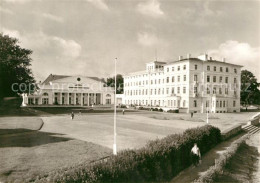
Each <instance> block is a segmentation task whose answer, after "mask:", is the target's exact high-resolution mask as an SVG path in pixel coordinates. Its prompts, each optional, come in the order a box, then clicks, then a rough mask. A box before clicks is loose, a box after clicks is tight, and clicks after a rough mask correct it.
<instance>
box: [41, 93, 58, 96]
mask: <svg viewBox="0 0 260 183" xmlns="http://www.w3.org/2000/svg"><path fill="white" fill-rule="evenodd" d="M55 95H56V93H55ZM43 96H48V93H44V94H43Z"/></svg>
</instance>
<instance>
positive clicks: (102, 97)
mask: <svg viewBox="0 0 260 183" xmlns="http://www.w3.org/2000/svg"><path fill="white" fill-rule="evenodd" d="M104 84H105V82H104V80H102V79H99V78H96V77H85V76H61V75H52V74H51V75H49V76H48V78H47V79H46V80H45V81H44V82H43V83H41V84H39V86H38V87H39V89H38V90H37V91H35V92H34V93H32V94H29V95H28V94H23V95H22V97H23V103H22V106H31V105H34V106H35V105H38V106H57V105H58V106H93V105H111V104H114V88H111V87H105V85H104Z"/></svg>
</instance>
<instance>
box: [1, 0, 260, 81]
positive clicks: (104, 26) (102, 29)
mask: <svg viewBox="0 0 260 183" xmlns="http://www.w3.org/2000/svg"><path fill="white" fill-rule="evenodd" d="M0 32H3V33H4V34H8V35H9V36H12V37H16V38H18V39H19V44H20V45H21V46H22V47H24V48H28V49H31V50H32V51H33V54H32V56H31V57H32V59H33V61H32V66H31V67H32V71H33V74H34V76H35V78H36V79H37V81H43V80H44V79H45V78H46V77H47V76H48V75H49V74H62V75H83V76H96V77H104V78H107V77H110V76H113V75H114V59H115V58H117V60H118V61H117V72H118V73H121V74H127V73H129V72H135V71H141V70H145V63H147V62H151V61H155V60H158V61H174V60H177V59H178V56H180V55H181V56H183V57H186V56H187V54H191V55H192V56H193V57H197V56H199V55H201V54H204V53H207V54H209V55H210V56H212V57H213V59H219V60H222V58H223V57H225V58H226V62H230V63H233V64H239V65H243V66H244V67H243V69H248V70H250V71H251V72H253V73H254V75H255V76H256V77H257V78H258V81H260V1H257V0H245V1H243V0H239V1H238V0H219V1H215V0H214V1H213V0H211V1H206V0H205V1H198V0H196V1H195V0H189V1H186V0H142V1H139V0H0Z"/></svg>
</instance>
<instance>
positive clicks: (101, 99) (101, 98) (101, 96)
mask: <svg viewBox="0 0 260 183" xmlns="http://www.w3.org/2000/svg"><path fill="white" fill-rule="evenodd" d="M103 95H104V94H103V93H100V104H101V105H103Z"/></svg>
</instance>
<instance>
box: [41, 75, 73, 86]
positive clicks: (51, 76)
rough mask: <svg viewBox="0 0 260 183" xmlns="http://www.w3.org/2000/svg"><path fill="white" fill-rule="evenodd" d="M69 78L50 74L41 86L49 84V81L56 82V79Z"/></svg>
mask: <svg viewBox="0 0 260 183" xmlns="http://www.w3.org/2000/svg"><path fill="white" fill-rule="evenodd" d="M67 77H69V76H65V75H54V74H50V75H49V76H48V77H47V78H46V79H45V81H43V82H42V84H49V83H50V82H51V81H54V80H57V79H63V78H67Z"/></svg>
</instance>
